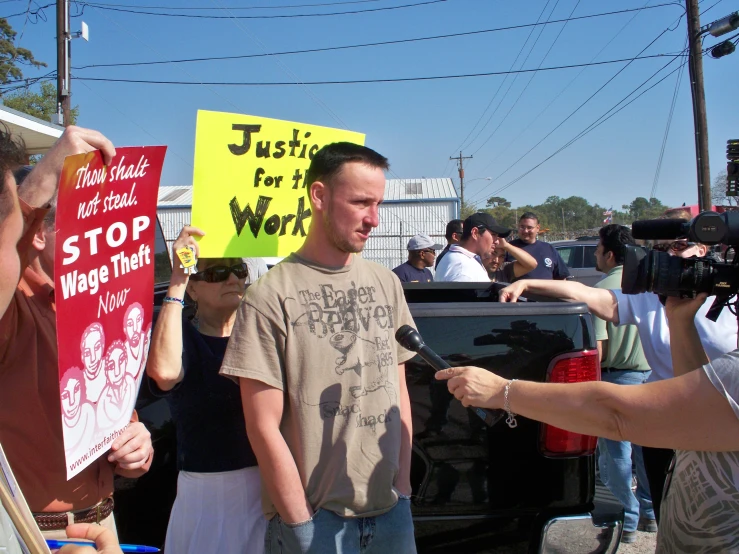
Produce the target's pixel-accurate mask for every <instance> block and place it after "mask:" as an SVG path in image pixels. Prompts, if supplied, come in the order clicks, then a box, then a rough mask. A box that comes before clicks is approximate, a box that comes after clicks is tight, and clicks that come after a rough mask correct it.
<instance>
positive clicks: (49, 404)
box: [0, 127, 739, 554]
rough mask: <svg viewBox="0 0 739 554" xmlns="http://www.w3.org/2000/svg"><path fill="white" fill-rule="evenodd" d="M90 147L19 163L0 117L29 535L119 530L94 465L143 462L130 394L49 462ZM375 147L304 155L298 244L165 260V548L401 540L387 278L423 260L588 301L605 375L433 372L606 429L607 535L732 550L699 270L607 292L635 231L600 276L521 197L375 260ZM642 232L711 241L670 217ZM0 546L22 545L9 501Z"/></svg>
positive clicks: (5, 276)
mask: <svg viewBox="0 0 739 554" xmlns="http://www.w3.org/2000/svg"><path fill="white" fill-rule="evenodd" d="M94 149H99V150H101V152H102V154H103V156H104V158H105V159H106V161H110V159H111V158H112V156H114V155H115V150H114V147H113V145H112V144H111V143H110V141H108V140H107V139H106V138H105V137H104V136H102V135H101V134H99V133H97V132H95V131H90V130H86V129H80V128H75V127H69V128H67V130H66V131H65V133H64V134H63V135H62V137H61V139H60V140H59V141H58V142H57V143H56V145H55V146H54V147H53V148H52V150H51V151H50V152H49V153H48V154H47V155H46V156H45V157H44V158H43V159H42V160H41V161H40V162H39V163H38V164H37V165H36V166H35V167H34V168H33V170H31V171H30V172H28V171H23V172H22V173H18V174H17V176H18V178H17V179H16V173H15V171H16V170H17V169H18V168H19V167H21V166H22V165H23V164H24V163H25V160H26V155H25V152H24V148H23V145H22V142H21V141H19V140H17V139H16V138H14V137H12V136H11V135H10V134H9V133H8V132H7V131H6V130H2V131H0V171H1V172H2V177H3V181H2V183H1V185H2V186H1V188H0V259H1V261H2V263H1V264H0V316H1V318H0V443H1V444H2V446H3V449H4V450H5V452H6V455H7V458H8V460H9V462H10V465H11V467H12V468H13V470H14V472H15V474H16V477H17V480H18V483H19V486H20V487H21V489H22V491H23V493H24V494H25V497H26V499H27V501H28V504H29V507H30V509H31V511H32V512H33V515H34V519H35V521H36V523H37V525H38V527H39V529H40V530H41V531H42V532H43V534H44V536H45V537H46V538H63V537H74V538H87V539H89V540H91V541H92V542H93V543H95V545H96V548H97V551H100V552H104V553H105V554H118V553H119V552H120V548H119V547H118V544H117V539H116V531H115V522H114V519H113V515H112V509H113V475H114V474H119V475H123V476H127V477H137V476H140V475H142V474H143V473H145V472H146V471H147V470H148V468H149V467H150V465H151V462H152V459H153V456H154V449H153V447H152V443H151V438H150V435H149V432H148V431H147V430H146V428H145V427H144V426H143V425H142V424H141V423H139V422H138V421H137V417H136V413H135V411H134V414H133V416H132V418H131V422H130V424H129V425H128V427H127V428H126V431H125V432H124V433H123V434H122V435H121V436H119V437H118V438H117V439H116V440H115V442H114V443H113V445H112V448H111V450H110V451H109V452H108V453H106V455H104V456H102V457H101V458H100V459H99V460H98V461H97V462H96V463H94V464H92V465H91V466H90V467H88V468H87V469H85V470H84V471H83V472H81V473H80V474H79V475H77V476H76V477H74V478H72V479H71V480H69V481H67V479H66V473H65V463H64V442H63V431H62V422H61V418H60V415H61V413H62V410H61V406H60V395H59V390H58V382H59V376H58V367H57V350H56V319H55V297H54V286H53V285H54V281H53V267H54V263H53V262H54V213H55V211H54V210H55V208H56V206H55V202H56V200H55V198H56V188H57V183H58V180H59V173H60V170H61V166H62V162H63V160H64V157H65V156H67V155H71V154H76V153H81V152H88V151H91V150H94ZM387 169H388V160H387V159H386V158H385V157H384V156H382V155H380V154H379V153H377V152H375V151H373V150H371V149H369V148H367V147H364V146H358V145H354V144H350V143H334V144H330V145H327V146H325V147H324V148H322V149H321V150H319V151H318V152H317V153H316V154H315V156H314V157H313V159H312V161H311V164H310V168H309V169H308V171H307V172H306V177H305V179H306V182H307V183H309V187H308V189H307V194H308V196H309V201H310V204H311V211H312V218H311V221H310V227H309V230H308V234H307V237H306V240H305V242H304V244H303V246H302V247H301V248H300V249H299V250H298V251H297V252H295V253H293V254H291V255H290V256H288V257H287V258H286V259H285V260H283V261H282V262H281V263H280V264H278V265H277V266H275V267H274V268H273V269H271V270H269V271H266V268H265V267H263V266H261V265H258V264H256V263H255V262H254V261H253V260H251V261H247V260H244V259H241V258H235V259H231V258H227V259H209V258H200V259H198V263H197V270H196V272H195V273H190V272H189V271H187V270H185V269H184V268H181V267H178V264H174V267H173V271H172V276H171V280H170V283H169V288H168V290H167V294H166V297H165V298H164V303H163V306H162V309H161V312H160V314H159V317H158V319H157V322H156V325H155V328H154V330H153V335H152V338H151V345H150V350H149V355H148V363H147V365H146V373H147V375H148V376H149V378H150V379H149V385H148V386H150V388H151V392H152V393H153V394H155V395H158V396H162V397H164V398H166V401H167V402H168V404H169V407H170V410H171V413H172V415H173V419H174V422H175V425H176V432H177V466H178V470H179V476H178V483H177V498H176V500H175V503H174V506H173V508H172V511H171V515H170V521H169V526H168V530H167V538H166V545H165V548H166V551H167V552H170V553H172V554H196V553H197V554H200V553H202V552H250V553H251V552H256V553H259V552H267V553H273V552H275V553H276V552H281V553H301V554H302V553H320V554H323V553H326V552H337V553H342V554H349V553H359V552H364V553H367V554H372V553H382V554H384V553H385V552H388V551H395V552H402V553H413V552H415V550H416V547H415V541H414V531H413V520H412V516H411V505H410V495H411V471H410V460H411V447H412V437H413V430H412V423H411V405H410V399H409V395H408V388H407V385H406V380H405V367H404V364H405V362H407V361H408V360H410V359H411V358H412V357H413V355H414V354H413V353H412V352H410V351H408V350H405V349H404V348H402V347H401V346H399V345H398V344H397V343H396V342H395V340H394V339H393V336H394V332H395V330H396V329H398V328H400V327H401V326H402V325H411V326H414V323H413V318H412V316H411V314H410V310H409V308H408V305H407V303H406V301H405V297H404V293H403V287H402V284H401V281H405V282H414V281H415V282H429V281H431V280H432V279H433V280H435V281H442V282H443V281H461V282H477V283H480V282H488V283H489V282H505V283H512V284H509V285H508V286H506V287H505V288H503V289H502V290H501V291H500V293H499V299H500V301H501V302H515V301H516V300H518V299H519V298H520V297H521V296H524V295H526V294H527V293H536V294H538V295H544V296H552V297H557V298H561V299H565V300H570V301H577V302H584V303H586V304H587V305H588V306H589V308H590V311H591V312H592V313H593V314H594V315H595V316H596V319H595V337H596V340H597V344H598V351H599V356H600V361H601V368H602V377H603V379H602V382H590V383H579V384H568V385H558V384H549V383H534V382H526V381H523V380H520V381H519V380H516V379H512V380H506V379H502V378H500V377H498V376H497V375H496V374H495V373H493V372H490V371H487V370H485V369H481V368H476V367H454V368H451V369H448V370H445V371H443V372H439V373H437V378H438V379H440V380H446V381H448V383H447V386H448V389H449V391H450V392H451V393H452V394H453V395H454V396H455V397H456V398H458V399H459V400H460V401H461V402H462V404H463V405H465V406H481V407H484V408H493V409H503V410H505V411H506V412H507V414H508V417H509V419H512V420H515V418H516V417H517V414H519V415H520V416H522V417H527V418H531V419H535V420H538V421H542V422H545V423H548V424H551V425H555V426H557V427H560V428H564V429H568V430H571V431H574V432H578V433H583V434H588V435H594V436H598V437H602V438H601V439H600V440H599V446H598V448H599V466H600V475H601V479H603V481H604V482H605V483H606V485H607V486H608V487H609V488H610V489H611V490H612V491H613V493H614V495H615V496H616V497H617V498H618V499H619V500H620V501H621V502H622V503H623V505H624V508H625V514H626V515H625V523H624V526H625V527H624V534H623V540H624V542H633V540H634V538H635V534H636V531H637V530H643V531H649V532H655V531H657V529H658V528H659V534H658V551H659V552H682V551H694V550H701V551H716V552H719V551H720V552H728V551H735V550H737V543H736V541H737V537H739V486H737V485H738V483H737V477H736V476H737V475H739V407H738V406H739V404H738V403H737V402H738V401H739V377H738V375H739V374H738V373H737V367H738V366H737V363H739V362H738V360H737V357H738V356H737V353H736V352H737V350H736V346H737V323H736V319H735V317H734V315H733V314H731V313H730V312H729V311H728V310H724V311H723V312H722V313H721V315H720V317H719V318H718V319H717V320H716V321H712V320H710V319H707V318H706V317H705V313H706V311H707V310H708V308H709V306H710V305H711V302H712V298H706V296H705V295H702V294H700V295H697V296H696V297H695V298H688V299H679V298H667V300H666V302H665V303H664V304H663V303H662V302H661V301H660V298H659V297H658V296H657V295H655V294H652V293H643V294H640V295H626V294H623V293H622V292H621V291H620V276H621V273H622V271H623V268H622V266H623V262H624V253H625V249H626V247H627V246H628V245H631V244H633V242H634V241H633V238H632V237H631V234H630V232H629V230H628V229H627V228H625V227H621V226H618V225H607V226H605V227H603V228H602V229H601V230H600V236H599V238H600V240H599V243H598V247H597V250H596V260H597V264H598V269H599V270H600V271H602V272H603V273H604V274H605V279H604V280H603V281H602V282H601V283H599V285H598V286H597V287H586V286H584V285H581V284H579V283H576V282H573V281H571V280H570V275H569V272H568V270H567V266H566V264H565V263H564V262H563V261H562V259H561V258H560V257H559V255H558V254H557V252H556V250H555V249H554V248H553V247H552V246H551V245H549V244H547V243H545V242H542V241H539V240H538V238H537V235H538V233H539V225H538V220H537V218H536V215H535V214H532V213H528V212H527V213H525V214H523V216H522V217H521V219H520V220H519V224H518V229H517V233H518V238H517V239H515V240H508V238H509V237H510V235H511V234H512V232H513V230H512V229H508V228H506V227H504V226H501V225H499V224H498V223H497V222H496V221H495V219H494V218H493V217H492V216H491V215H490V214H487V213H476V214H473V215H471V216H470V217H468V218H466V219H465V220H464V221H461V220H453V221H451V222H450V223H449V225H448V226H447V232H446V239H447V242H448V244H447V245H446V247H444V248H443V249H442V245H440V244H437V243H435V242H434V241H433V239H431V238H430V237H428V236H426V235H417V236H415V237H413V238H412V239H411V241H410V242H409V243H408V252H409V255H408V261H407V262H406V263H404V264H402V265H401V266H399V267H397V268H395V269H394V270H393V271H390V270H388V269H387V268H384V267H382V266H380V265H378V264H375V263H373V262H370V261H367V260H365V259H363V258H362V257H361V256H358V255H356V254H359V253H361V252H362V249H363V247H364V245H365V243H366V241H367V239H368V238H369V236H370V234H371V232H372V230H373V229H374V228H376V227H377V226H378V224H379V205H380V204H381V202H382V200H383V194H384V190H385V171H386V170H387ZM17 181H22V182H17ZM205 233H207V229H199V228H195V227H191V226H185V227H184V228H183V229H182V232H181V233H180V235H179V237H178V238H177V240H176V241H175V244H174V247H173V251H177V250H179V249H182V248H190V249H192V251H193V253H194V254H195V257H196V258H198V242H197V238H198V237H201V236H203V235H204V234H205ZM657 248H658V249H662V250H663V251H666V252H669V253H670V254H671V255H675V256H681V257H690V256H700V255H703V254H705V252H706V246H705V245H702V244H696V243H692V242H688V241H687V240H684V239H679V240H674V241H664V242H663V243H660V244H658V245H657ZM439 250H441V254H440V255H439V256H438V258H437V256H436V253H437V251H439ZM432 267H433V268H435V272H434V273H433V274H432V272H431V268H432ZM247 283H249V284H250V286H248V287H247V286H246V285H247ZM186 305H189V306H194V309H195V316H194V317H189V316H188V315H187V314H186V312H185V307H186ZM319 368H320V369H319ZM625 385H637V386H625ZM632 466H634V467H635V468H636V475H637V488H636V492H634V491H633V490H632V487H631V484H632ZM0 547H5V548H6V549H7V550H8V552H10V553H11V554H17V553H20V552H21V551H22V550H21V548H20V546H19V544H18V540H17V538H16V537H15V535H14V532H13V526H12V524H11V522H10V520H9V516H8V514H7V513H6V512H5V510H0ZM94 551H95V549H93V548H91V547H81V546H71V545H70V546H65V547H64V548H63V549H62V550H60V552H62V553H63V554H86V553H88V552H94Z"/></svg>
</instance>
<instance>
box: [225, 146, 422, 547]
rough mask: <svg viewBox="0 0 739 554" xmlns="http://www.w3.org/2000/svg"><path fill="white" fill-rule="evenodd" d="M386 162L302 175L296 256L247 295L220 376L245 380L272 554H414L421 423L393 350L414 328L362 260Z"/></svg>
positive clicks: (338, 149) (376, 159)
mask: <svg viewBox="0 0 739 554" xmlns="http://www.w3.org/2000/svg"><path fill="white" fill-rule="evenodd" d="M387 167H388V164H387V159H386V158H384V157H383V156H381V155H380V154H378V153H377V152H374V151H373V150H370V149H369V148H366V147H364V146H358V145H355V144H350V143H334V144H330V145H328V146H325V147H324V148H322V149H321V150H319V151H318V152H317V153H316V155H315V156H314V158H313V160H312V162H311V166H310V168H309V169H308V171H307V173H306V183H309V188H308V195H309V199H310V203H311V211H312V219H311V222H310V227H309V230H308V234H307V237H306V240H305V243H304V244H303V246H302V247H301V248H300V250H299V251H298V252H297V253H295V254H292V255H291V256H289V257H288V258H286V259H285V260H284V261H283V262H282V263H280V264H278V265H277V266H275V267H274V268H273V269H271V270H270V271H269V272H268V273H267V274H266V275H265V276H263V277H262V278H261V279H259V281H258V282H257V283H256V284H254V285H252V286H251V287H250V288H249V290H248V291H247V293H246V295H245V297H244V301H243V303H242V305H241V307H240V308H239V311H238V314H237V318H236V322H235V324H234V328H233V331H232V333H231V339H230V341H229V346H228V350H227V351H226V355H225V358H224V360H223V366H222V368H221V373H223V374H226V375H230V376H233V377H238V378H239V381H240V386H241V396H242V400H243V405H244V418H245V420H246V428H247V433H248V435H249V440H250V442H251V445H252V447H253V449H254V452H255V454H256V456H257V460H258V461H259V468H260V471H261V474H262V478H263V481H264V488H263V491H264V498H263V505H264V512H265V515H266V516H267V518H268V519H270V522H269V526H268V528H267V536H266V541H265V549H266V552H268V553H269V552H283V553H293V552H295V553H301V554H302V553H308V552H311V553H312V552H315V553H321V554H323V553H324V552H338V553H340V554H348V553H357V554H358V553H359V552H360V551H361V552H365V553H367V554H371V553H374V552H377V553H382V554H386V553H387V552H402V553H404V554H406V553H413V552H415V542H414V537H413V522H412V518H411V511H410V498H409V497H410V493H411V487H410V458H411V437H412V430H411V413H410V400H409V398H408V389H407V387H406V382H405V366H404V363H405V362H406V361H407V360H409V359H410V358H411V357H412V356H413V353H412V352H410V351H408V350H405V349H403V348H402V347H400V346H399V345H398V344H397V343H396V341H395V338H394V336H395V331H396V329H398V328H399V327H400V326H401V325H405V324H408V325H413V319H412V318H411V315H410V312H409V310H408V306H407V304H406V302H405V298H404V296H403V290H402V287H401V284H400V282H399V281H398V279H397V278H396V277H395V276H394V275H393V274H392V273H391V272H390V271H389V270H388V269H386V268H384V267H382V266H380V265H377V264H375V263H373V262H369V261H366V260H364V259H362V258H361V257H359V256H355V254H356V253H358V252H361V251H362V248H363V247H364V244H365V242H366V241H367V239H368V238H369V235H370V232H371V231H372V229H374V228H375V227H377V225H378V224H379V214H378V208H379V204H380V203H381V202H382V199H383V194H384V191H385V175H384V170H385V169H387Z"/></svg>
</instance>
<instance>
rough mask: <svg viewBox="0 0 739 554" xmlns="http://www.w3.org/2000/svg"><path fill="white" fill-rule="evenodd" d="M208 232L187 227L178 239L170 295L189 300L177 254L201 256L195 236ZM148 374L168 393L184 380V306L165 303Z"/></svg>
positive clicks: (148, 365)
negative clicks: (186, 252) (182, 251)
mask: <svg viewBox="0 0 739 554" xmlns="http://www.w3.org/2000/svg"><path fill="white" fill-rule="evenodd" d="M204 235H205V233H204V232H203V231H201V230H200V229H198V228H197V227H189V226H185V227H184V228H183V229H182V231H181V232H180V235H179V236H178V237H177V240H176V241H175V243H174V244H173V245H172V261H173V264H172V277H171V279H170V281H169V289H167V296H169V297H172V298H179V299H180V300H182V299H184V298H185V290H186V289H187V282H188V279H189V274H187V273H185V271H184V270H183V269H182V268H181V267H180V263H179V259H178V258H177V254H176V251H177V250H179V249H180V248H184V247H186V246H191V247H193V248H194V249H195V257H196V258H197V257H198V253H199V250H198V244H197V242H196V241H195V239H194V238H193V237H194V236H201V237H202V236H204ZM146 374H147V375H148V376H149V377H151V378H152V379H154V381H155V382H156V384H157V386H158V387H159V388H160V389H161V390H163V391H168V390H172V388H173V387H174V386H175V385H176V384H177V383H179V382H180V381H182V379H183V378H184V376H185V372H184V369H183V367H182V305H181V304H175V303H172V302H165V303H164V304H162V310H161V311H160V312H159V318H158V319H157V324H156V326H155V327H154V332H153V333H152V339H151V348H150V349H149V360H148V362H147V364H146Z"/></svg>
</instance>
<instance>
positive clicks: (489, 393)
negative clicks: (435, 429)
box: [436, 367, 739, 451]
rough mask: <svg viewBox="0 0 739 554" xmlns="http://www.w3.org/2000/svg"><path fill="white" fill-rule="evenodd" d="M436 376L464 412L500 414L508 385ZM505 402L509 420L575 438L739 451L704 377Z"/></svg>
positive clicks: (455, 371) (459, 373) (516, 386)
mask: <svg viewBox="0 0 739 554" xmlns="http://www.w3.org/2000/svg"><path fill="white" fill-rule="evenodd" d="M436 375H437V378H439V379H448V380H449V390H450V392H452V394H454V396H455V397H456V398H458V399H459V400H461V401H462V404H464V405H465V406H470V405H472V406H481V407H486V408H502V407H503V393H504V389H505V385H506V384H507V383H508V381H507V380H505V379H502V378H500V377H498V376H497V375H495V374H494V373H490V372H489V371H486V370H484V369H481V368H476V367H455V368H452V369H447V370H444V371H440V372H438V373H437V374H436ZM508 398H509V403H510V408H511V410H512V411H513V412H514V413H517V414H521V415H523V416H525V417H528V418H530V419H534V420H537V421H542V422H544V423H548V424H550V425H555V426H557V427H560V428H562V429H567V430H569V431H573V432H576V433H583V434H586V435H594V436H599V437H605V438H609V439H612V440H617V441H624V440H627V441H631V442H634V443H636V444H641V445H644V446H652V447H658V448H675V449H681V450H705V451H733V450H739V419H737V417H736V415H735V414H734V411H733V410H732V409H731V407H730V406H729V403H728V402H727V401H726V399H725V398H723V397H722V396H721V394H720V393H719V392H718V391H717V390H716V388H715V387H714V386H713V385H712V384H711V382H710V380H709V379H708V377H707V376H706V374H705V372H703V371H692V372H690V373H688V374H687V375H683V376H681V377H676V378H674V379H666V380H664V381H658V382H655V383H647V384H645V385H639V386H637V387H624V386H620V385H613V384H611V383H604V382H599V381H595V382H590V383H573V384H566V385H560V384H554V383H533V382H530V381H514V382H513V384H512V385H511V387H510V388H509V395H508ZM645 422H649V424H648V425H645Z"/></svg>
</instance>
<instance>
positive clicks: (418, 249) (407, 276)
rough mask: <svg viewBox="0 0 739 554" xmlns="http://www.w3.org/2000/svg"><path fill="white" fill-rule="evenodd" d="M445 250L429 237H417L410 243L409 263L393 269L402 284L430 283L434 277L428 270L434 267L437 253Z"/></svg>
mask: <svg viewBox="0 0 739 554" xmlns="http://www.w3.org/2000/svg"><path fill="white" fill-rule="evenodd" d="M442 248H444V247H443V246H442V245H441V244H436V243H435V242H434V241H433V239H432V238H431V237H430V236H428V235H423V234H421V235H416V236H415V237H413V238H412V239H411V240H409V241H408V261H407V262H405V263H404V264H400V265H399V266H398V267H396V268H394V269H393V273H395V275H397V276H398V279H400V282H401V283H430V282H432V281H433V280H434V275H433V274H432V273H431V271H430V270H429V269H428V268H429V267H431V266H433V265H434V260H436V251H437V250H441V249H442Z"/></svg>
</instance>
